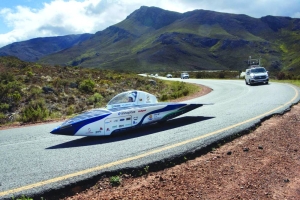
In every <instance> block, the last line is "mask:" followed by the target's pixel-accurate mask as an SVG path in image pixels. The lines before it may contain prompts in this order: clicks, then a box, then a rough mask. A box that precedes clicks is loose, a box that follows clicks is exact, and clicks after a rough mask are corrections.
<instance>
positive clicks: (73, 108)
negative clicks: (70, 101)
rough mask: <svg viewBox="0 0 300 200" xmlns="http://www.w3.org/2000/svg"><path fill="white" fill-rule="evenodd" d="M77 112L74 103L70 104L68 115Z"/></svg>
mask: <svg viewBox="0 0 300 200" xmlns="http://www.w3.org/2000/svg"><path fill="white" fill-rule="evenodd" d="M74 113H75V106H74V105H70V106H69V107H68V108H67V115H73V114H74Z"/></svg>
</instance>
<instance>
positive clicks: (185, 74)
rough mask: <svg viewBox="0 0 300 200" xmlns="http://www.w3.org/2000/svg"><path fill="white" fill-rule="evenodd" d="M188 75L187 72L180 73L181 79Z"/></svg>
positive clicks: (186, 77) (187, 77)
mask: <svg viewBox="0 0 300 200" xmlns="http://www.w3.org/2000/svg"><path fill="white" fill-rule="evenodd" d="M189 78H190V76H189V74H188V73H186V72H184V73H181V79H189Z"/></svg>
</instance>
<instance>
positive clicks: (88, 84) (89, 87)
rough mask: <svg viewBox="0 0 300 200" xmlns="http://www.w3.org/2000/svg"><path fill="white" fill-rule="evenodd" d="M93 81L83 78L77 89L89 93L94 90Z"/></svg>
mask: <svg viewBox="0 0 300 200" xmlns="http://www.w3.org/2000/svg"><path fill="white" fill-rule="evenodd" d="M94 87H95V82H94V81H93V80H91V79H86V80H83V81H82V82H81V83H80V84H79V90H80V91H82V92H85V93H91V92H93V91H94Z"/></svg>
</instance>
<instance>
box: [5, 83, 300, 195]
mask: <svg viewBox="0 0 300 200" xmlns="http://www.w3.org/2000/svg"><path fill="white" fill-rule="evenodd" d="M289 87H291V88H293V90H294V92H295V95H294V96H293V97H292V98H291V99H290V100H289V101H288V102H286V103H285V104H283V105H280V106H278V107H276V108H274V109H272V110H269V111H267V112H265V113H263V114H260V115H258V116H255V117H252V118H250V119H247V120H244V121H242V122H239V123H236V124H234V125H230V126H227V127H225V128H221V129H219V130H215V131H212V132H209V133H206V134H203V135H200V136H197V137H193V138H190V139H186V140H184V141H181V142H177V143H175V144H171V145H167V146H164V147H161V148H157V149H154V150H150V151H148V152H146V153H141V154H139V155H135V156H132V157H128V158H125V159H120V160H117V161H114V162H110V163H107V164H103V165H99V166H96V167H92V168H89V169H86V170H81V171H78V172H75V173H70V174H67V175H63V176H59V177H56V178H50V179H48V180H45V181H40V182H37V183H33V184H28V185H26V186H22V187H18V188H15V189H11V190H6V191H2V192H0V197H2V196H7V195H10V194H16V193H20V192H24V191H26V190H30V189H33V188H36V187H41V186H44V185H47V184H51V183H56V182H59V181H64V180H67V179H70V178H74V177H77V176H81V175H84V174H88V173H92V172H96V171H100V170H103V169H106V168H111V167H114V166H117V165H121V164H124V163H127V162H130V161H134V160H138V159H141V158H145V157H147V156H150V155H154V154H158V153H161V152H164V151H167V150H171V149H174V148H177V147H180V146H184V145H187V144H189V143H192V142H195V141H198V140H201V139H204V138H207V137H211V136H213V135H217V134H219V133H222V132H224V131H228V130H230V129H233V128H236V127H238V126H241V125H243V124H247V123H249V122H252V121H255V120H259V119H261V118H263V117H265V116H268V115H271V114H272V113H274V112H276V111H278V110H281V109H284V108H286V107H287V106H288V105H291V104H293V103H295V101H296V100H297V99H298V98H299V92H298V90H297V89H296V88H295V87H294V86H291V85H289Z"/></svg>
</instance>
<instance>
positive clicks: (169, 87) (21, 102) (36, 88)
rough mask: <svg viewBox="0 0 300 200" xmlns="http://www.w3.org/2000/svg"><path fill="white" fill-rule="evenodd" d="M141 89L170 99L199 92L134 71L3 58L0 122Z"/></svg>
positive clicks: (66, 110) (76, 109) (87, 105)
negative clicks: (45, 63)
mask: <svg viewBox="0 0 300 200" xmlns="http://www.w3.org/2000/svg"><path fill="white" fill-rule="evenodd" d="M128 90H142V91H146V92H149V93H152V94H154V95H155V96H156V97H157V98H158V100H159V101H167V100H171V99H175V98H179V97H182V96H187V95H190V94H191V93H193V92H196V91H199V87H197V86H194V85H191V84H187V83H184V82H174V81H162V80H159V79H156V78H154V77H142V76H139V75H136V74H134V73H119V72H118V73H117V72H113V71H110V70H99V69H90V68H89V69H86V68H79V67H61V66H47V65H40V64H36V63H29V62H24V61H20V60H19V59H17V58H14V57H0V126H1V125H4V124H14V123H21V124H24V123H32V122H43V121H48V120H53V119H63V118H67V117H69V116H72V115H74V114H77V113H80V112H83V111H85V110H88V109H92V108H99V107H104V106H105V105H106V104H107V102H108V101H109V100H110V99H111V98H112V97H113V96H115V95H116V94H118V93H120V92H124V91H128Z"/></svg>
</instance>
